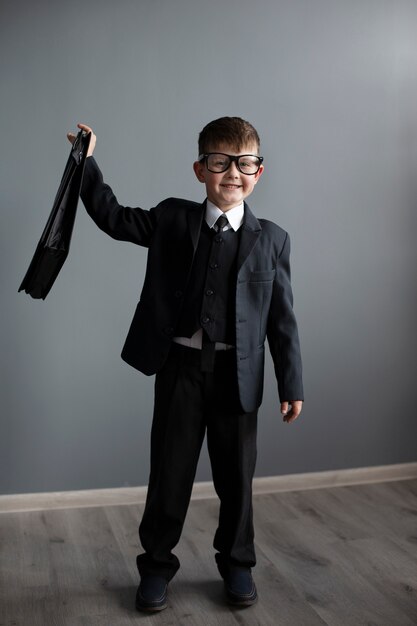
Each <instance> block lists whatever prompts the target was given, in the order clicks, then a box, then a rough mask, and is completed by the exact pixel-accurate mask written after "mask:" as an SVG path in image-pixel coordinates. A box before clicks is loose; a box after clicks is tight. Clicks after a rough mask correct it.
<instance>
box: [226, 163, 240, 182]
mask: <svg viewBox="0 0 417 626" xmlns="http://www.w3.org/2000/svg"><path fill="white" fill-rule="evenodd" d="M227 174H228V176H232V177H233V178H237V177H238V176H239V170H238V169H237V165H236V162H235V161H232V162H231V164H230V165H229V167H228V169H227Z"/></svg>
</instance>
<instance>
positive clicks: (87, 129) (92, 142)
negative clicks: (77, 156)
mask: <svg viewBox="0 0 417 626" xmlns="http://www.w3.org/2000/svg"><path fill="white" fill-rule="evenodd" d="M77 126H78V128H81V130H83V131H84V132H86V133H91V139H90V145H89V146H88V152H87V157H89V156H92V154H93V152H94V148H95V147H96V141H97V137H96V136H95V134H94V133H93V131H92V130H91V128H90V127H89V126H86V125H85V124H77ZM67 137H68V141H69V142H70V143H74V141H75V138H76V135H74V133H67Z"/></svg>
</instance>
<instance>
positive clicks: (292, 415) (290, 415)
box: [281, 400, 303, 423]
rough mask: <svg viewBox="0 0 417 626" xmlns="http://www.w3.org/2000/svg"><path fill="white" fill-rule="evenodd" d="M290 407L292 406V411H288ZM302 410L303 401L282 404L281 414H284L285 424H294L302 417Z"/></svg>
mask: <svg viewBox="0 0 417 626" xmlns="http://www.w3.org/2000/svg"><path fill="white" fill-rule="evenodd" d="M289 405H291V410H290V411H288V409H289ZM302 408H303V401H302V400H290V401H289V402H281V413H282V414H283V418H282V419H283V420H284V422H288V423H290V422H293V421H294V420H296V419H297V417H298V416H299V415H300V413H301V409H302Z"/></svg>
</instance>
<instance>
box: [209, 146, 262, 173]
mask: <svg viewBox="0 0 417 626" xmlns="http://www.w3.org/2000/svg"><path fill="white" fill-rule="evenodd" d="M198 160H199V161H205V163H206V166H207V169H208V171H209V172H213V173H214V174H221V173H222V172H225V171H226V170H228V169H229V167H230V165H231V164H232V163H233V162H235V163H236V167H237V169H238V170H239V172H241V173H242V174H247V175H248V176H253V175H254V174H257V173H258V172H259V169H260V167H261V164H262V161H263V160H264V159H263V157H261V156H256V155H255V154H239V155H238V156H232V155H231V154H224V153H223V152H208V153H207V154H200V156H199V157H198Z"/></svg>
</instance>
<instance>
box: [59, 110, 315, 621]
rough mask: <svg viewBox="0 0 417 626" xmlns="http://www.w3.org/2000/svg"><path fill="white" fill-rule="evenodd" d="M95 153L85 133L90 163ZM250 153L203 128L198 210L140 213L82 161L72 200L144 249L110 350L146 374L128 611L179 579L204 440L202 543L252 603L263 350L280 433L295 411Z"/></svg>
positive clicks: (284, 271)
mask: <svg viewBox="0 0 417 626" xmlns="http://www.w3.org/2000/svg"><path fill="white" fill-rule="evenodd" d="M78 126H79V128H82V129H83V130H85V131H86V132H91V133H92V131H91V129H90V128H89V127H88V126H85V125H83V124H79V125H78ZM68 138H69V139H70V141H73V140H74V135H73V134H68ZM95 142H96V137H95V135H94V134H93V133H92V137H91V143H90V150H89V157H91V155H92V153H93V150H94V146H95ZM259 145H260V142H259V137H258V133H257V132H256V130H255V129H254V128H253V126H252V125H251V124H249V123H248V122H246V121H245V120H242V119H241V118H238V117H224V118H220V119H218V120H214V121H213V122H210V123H209V124H207V126H206V127H205V128H204V129H203V130H202V131H201V133H200V136H199V157H198V160H197V161H196V162H195V163H194V166H193V167H194V172H195V175H196V176H197V179H198V180H199V181H200V182H201V183H203V184H204V185H205V189H206V194H207V199H206V200H205V201H204V202H203V203H202V204H198V203H195V202H190V201H187V200H180V199H177V198H169V199H167V200H164V201H163V202H161V203H160V204H158V206H156V207H154V208H153V209H151V210H150V211H146V210H143V209H140V208H135V209H133V208H129V207H122V206H120V205H119V204H118V202H117V200H116V198H115V196H114V195H113V192H112V190H111V189H110V187H109V186H108V185H106V184H105V183H104V182H103V178H102V175H101V172H100V170H99V168H98V166H97V164H96V162H95V160H94V158H93V157H91V158H88V159H87V163H86V169H85V174H84V182H83V187H82V192H81V197H82V200H83V202H84V204H85V206H86V209H87V211H88V213H89V214H90V216H91V217H92V218H93V220H94V221H95V222H96V224H97V225H98V226H99V227H100V228H101V229H102V230H104V231H105V232H106V233H107V234H109V235H110V236H111V237H114V238H115V239H119V240H123V241H131V242H133V243H136V244H139V245H142V246H145V247H148V248H149V251H148V262H147V270H146V276H145V281H144V286H143V290H142V294H141V299H140V302H139V304H138V306H137V309H136V312H135V315H134V318H133V321H132V324H131V327H130V330H129V333H128V336H127V339H126V342H125V345H124V348H123V351H122V358H123V359H124V360H125V361H126V362H127V363H129V364H130V365H132V366H133V367H135V368H137V369H138V370H140V371H141V372H143V373H144V374H147V375H151V374H154V373H156V380H155V405H154V416H153V424H152V434H151V471H150V478H149V486H148V495H147V501H146V505H145V511H144V514H143V518H142V521H141V524H140V527H139V535H140V539H141V543H142V546H143V548H144V550H145V552H144V553H143V554H141V555H139V556H138V557H137V566H138V570H139V573H140V576H141V582H140V585H139V588H138V591H137V595H136V606H137V608H138V609H139V610H145V611H158V610H161V609H164V608H165V607H166V605H167V604H166V600H167V588H168V583H169V581H170V580H171V579H172V577H173V576H174V575H175V573H176V572H177V570H178V568H179V561H178V558H177V557H176V556H175V555H174V554H173V553H172V550H173V548H174V547H175V545H176V544H177V543H178V541H179V538H180V535H181V531H182V528H183V524H184V519H185V515H186V512H187V508H188V504H189V500H190V495H191V489H192V485H193V481H194V476H195V470H196V466H197V461H198V457H199V453H200V449H201V445H202V441H203V439H204V435H205V433H206V432H207V446H208V451H209V455H210V462H211V466H212V473H213V482H214V486H215V489H216V492H217V494H218V496H219V499H220V515H219V524H218V528H217V531H216V534H215V537H214V544H213V545H214V548H215V549H216V550H217V553H216V555H215V558H216V562H217V566H218V569H219V572H220V574H221V576H222V578H223V579H224V586H225V592H226V596H227V599H228V601H229V602H230V603H232V604H234V605H239V606H249V605H251V604H254V602H256V600H257V591H256V587H255V584H254V582H253V579H252V575H251V568H252V567H253V566H254V565H255V563H256V559H255V550H254V545H253V538H254V531H253V522H252V478H253V474H254V470H255V461H256V426H257V411H258V408H259V406H260V404H261V400H262V391H263V368H264V343H265V339H266V338H268V343H269V346H270V351H271V354H272V357H273V361H274V367H275V372H276V377H277V382H278V391H279V396H280V399H281V412H282V413H283V419H284V421H286V422H292V421H294V420H295V419H296V418H297V417H298V415H299V413H300V411H301V408H302V400H303V389H302V378H301V357H300V347H299V341H298V332H297V324H296V320H295V317H294V313H293V309H292V292H291V284H290V265H289V253H290V242H289V237H288V234H287V233H286V232H285V231H284V230H282V229H281V228H280V227H279V226H277V225H276V224H274V223H272V222H270V221H268V220H263V219H261V220H258V219H257V218H256V217H255V216H254V215H253V214H252V212H251V211H250V209H249V207H248V205H247V204H246V203H245V200H246V198H247V197H248V196H249V195H250V194H251V193H252V191H253V189H254V187H255V185H256V184H257V182H258V181H259V179H260V177H261V175H262V172H263V169H264V166H263V163H262V162H263V158H262V157H261V156H259Z"/></svg>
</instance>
